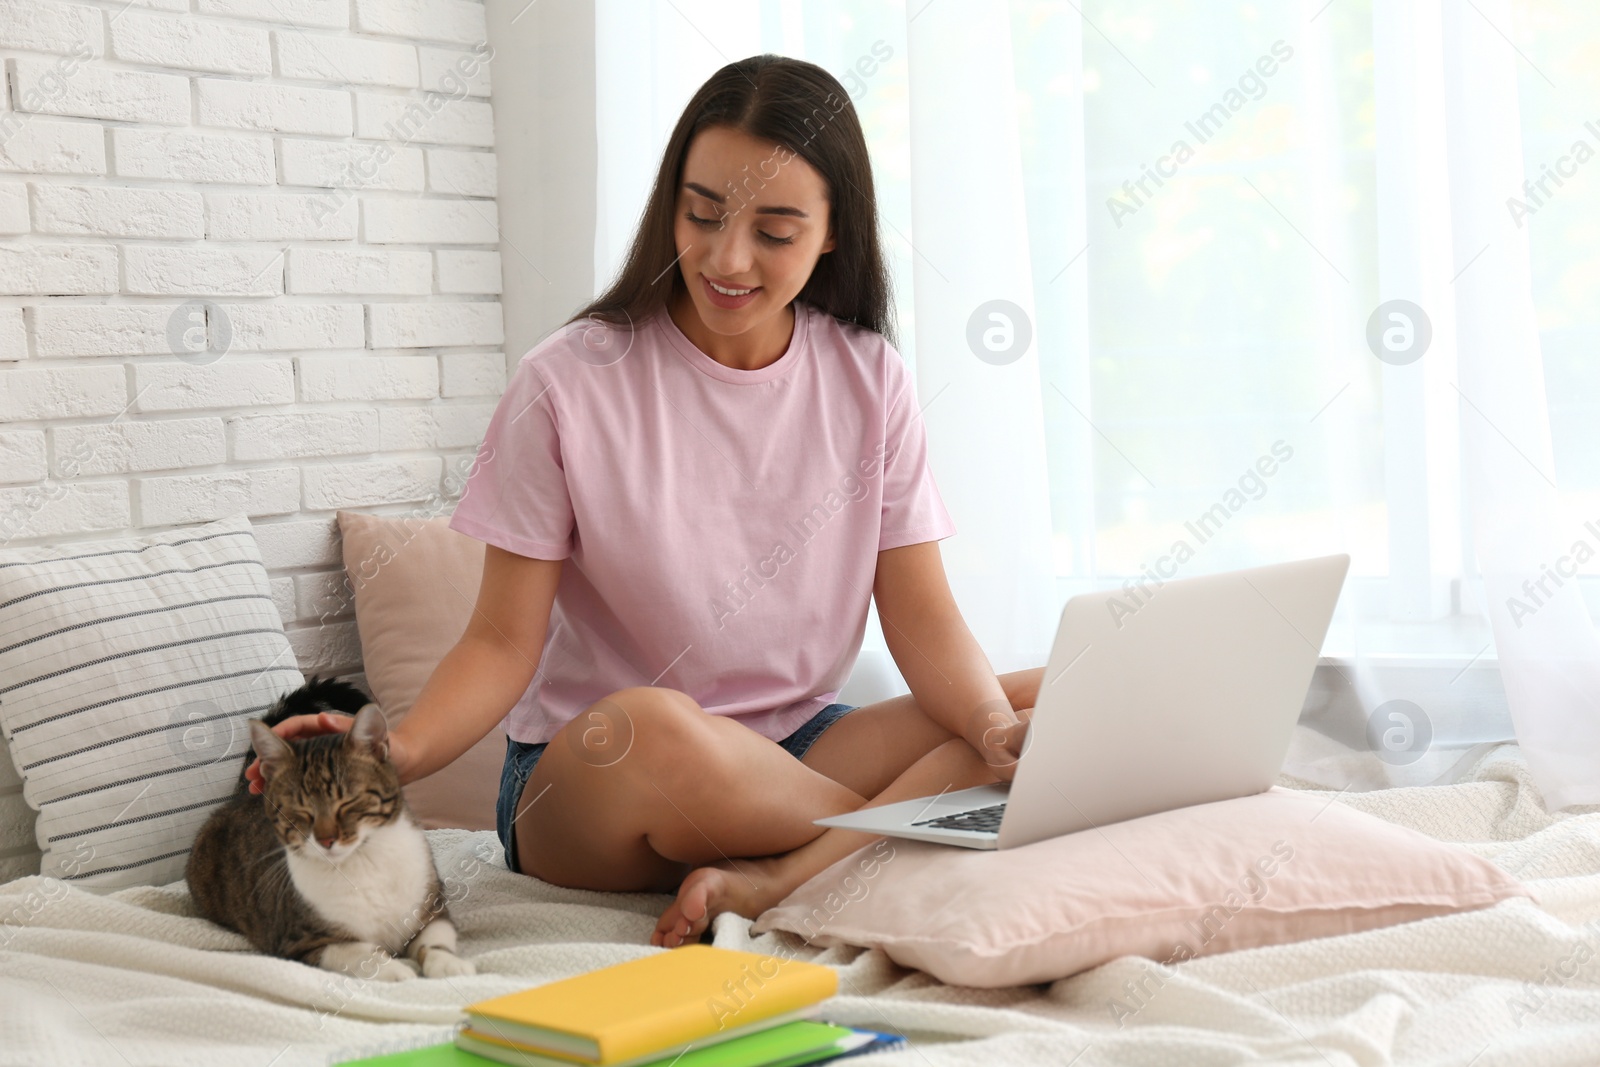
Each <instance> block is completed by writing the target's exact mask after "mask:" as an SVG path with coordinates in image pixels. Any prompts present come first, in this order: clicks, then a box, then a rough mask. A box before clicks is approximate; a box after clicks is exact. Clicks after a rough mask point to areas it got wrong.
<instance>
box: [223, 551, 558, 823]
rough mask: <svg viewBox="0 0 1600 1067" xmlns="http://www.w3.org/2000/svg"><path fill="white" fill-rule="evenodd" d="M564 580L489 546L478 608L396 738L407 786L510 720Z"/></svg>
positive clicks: (257, 777) (334, 723)
mask: <svg viewBox="0 0 1600 1067" xmlns="http://www.w3.org/2000/svg"><path fill="white" fill-rule="evenodd" d="M560 578H561V561H560V560H558V559H534V558H532V557H531V556H519V555H517V554H516V553H514V552H507V551H506V550H505V549H503V548H497V547H496V546H494V545H488V546H487V547H486V551H485V552H484V558H483V580H482V582H481V583H480V585H479V588H478V601H477V605H476V606H475V607H474V608H473V609H472V618H471V619H470V620H469V621H468V623H467V628H466V631H465V632H464V633H462V635H461V637H460V639H459V640H458V641H456V644H455V647H454V648H452V649H451V650H450V651H449V652H448V653H446V654H445V657H444V658H443V659H442V660H440V661H439V665H438V666H437V667H435V668H434V669H433V674H431V675H430V676H429V677H428V682H427V684H426V685H424V686H423V687H422V692H421V693H419V694H418V695H417V702H416V703H415V704H413V705H412V707H411V710H410V711H409V712H407V713H406V716H405V718H403V719H401V720H400V723H399V725H397V726H395V727H394V729H392V730H391V731H390V732H389V759H390V760H391V761H392V762H393V763H394V765H395V768H396V769H397V770H398V771H399V772H400V781H401V784H404V783H406V782H414V781H416V780H417V779H418V778H426V777H427V776H428V775H430V774H432V773H433V772H434V771H437V770H439V769H440V768H442V767H445V766H447V765H448V764H449V763H451V762H452V761H453V760H454V759H455V758H456V757H457V756H459V755H461V754H462V753H463V752H465V751H466V750H467V749H469V748H471V747H472V746H473V745H475V744H477V743H478V741H480V740H482V738H483V737H484V736H485V735H487V734H488V732H489V731H490V730H492V729H494V724H495V723H497V722H499V721H500V720H501V719H503V718H505V715H506V712H508V711H510V710H511V706H512V705H513V704H515V703H516V702H517V699H518V698H519V697H521V696H522V694H523V693H525V692H526V691H527V689H528V683H529V682H531V681H532V680H533V675H534V672H535V671H536V670H538V667H539V656H540V654H541V653H542V652H543V650H544V635H545V631H546V630H547V629H548V628H549V625H550V605H551V604H552V603H554V602H555V596H556V585H557V583H558V582H559V581H560ZM354 721H355V720H354V719H352V718H351V717H350V716H348V715H339V714H335V713H332V712H321V713H318V714H314V715H294V716H291V717H289V718H287V719H285V720H283V721H282V722H280V723H279V724H278V725H277V726H274V727H273V728H272V730H273V733H276V734H277V735H278V736H279V737H283V738H294V737H314V736H316V735H317V734H324V733H335V732H337V733H343V732H344V731H346V730H348V729H350V724H351V723H352V722H354ZM245 777H246V778H248V779H249V780H250V792H252V793H259V792H261V788H262V780H261V761H260V760H259V759H253V760H251V761H250V766H249V767H247V768H246V769H245Z"/></svg>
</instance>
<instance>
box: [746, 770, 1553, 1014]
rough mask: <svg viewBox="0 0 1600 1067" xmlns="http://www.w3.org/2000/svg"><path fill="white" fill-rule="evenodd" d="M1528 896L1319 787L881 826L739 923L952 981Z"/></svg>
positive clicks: (1021, 976) (976, 981)
mask: <svg viewBox="0 0 1600 1067" xmlns="http://www.w3.org/2000/svg"><path fill="white" fill-rule="evenodd" d="M1514 896H1525V897H1530V898H1533V899H1535V901H1536V902H1537V898H1535V897H1534V894H1533V893H1532V892H1531V891H1530V890H1528V889H1527V888H1525V887H1524V886H1523V885H1522V884H1521V883H1519V882H1518V881H1517V880H1516V879H1514V878H1512V877H1511V876H1510V875H1508V874H1506V873H1505V872H1503V871H1501V870H1500V868H1498V867H1496V866H1495V865H1494V864H1492V863H1490V862H1489V861H1487V860H1483V859H1479V858H1478V857H1477V856H1474V855H1473V854H1472V853H1470V852H1468V851H1467V850H1465V849H1463V848H1461V847H1459V846H1457V845H1452V844H1448V843H1446V842H1443V841H1438V840H1435V839H1434V838H1431V837H1427V836H1425V835H1423V834H1419V833H1417V832H1416V831H1414V830H1408V829H1406V828H1405V827H1402V826H1396V825H1394V824H1393V823H1388V822H1384V821H1383V820H1382V819H1378V818H1375V817H1374V816H1371V815H1366V814H1364V813H1362V812H1359V811H1356V810H1355V809H1354V808H1350V807H1347V806H1345V805H1343V804H1340V803H1337V802H1336V801H1332V800H1331V799H1330V798H1328V797H1325V796H1319V795H1318V794H1316V793H1309V792H1298V791H1295V790H1289V789H1284V788H1282V787H1279V786H1274V787H1272V788H1271V789H1269V790H1267V791H1266V792H1264V793H1257V794H1255V795H1254V796H1248V797H1239V798H1237V799H1234V800H1219V801H1215V802H1213V803H1209V804H1197V805H1194V806H1192V807H1187V808H1179V809H1177V810H1176V811H1168V812H1161V813H1159V814H1156V815H1146V816H1143V817H1141V818H1137V819H1129V820H1127V821H1126V822H1120V823H1113V824H1109V825H1106V826H1103V827H1101V828H1099V829H1093V830H1084V831H1081V832H1079V833H1073V834H1066V835H1064V836H1061V837H1056V838H1051V839H1050V840H1047V841H1039V842H1035V843H1034V844H1032V845H1026V846H1024V847H1022V848H1014V849H1005V850H1002V851H994V852H978V851H973V850H969V849H964V848H953V847H949V846H944V845H934V844H928V843H926V842H921V841H906V840H894V839H890V838H880V839H879V840H878V841H877V842H876V843H874V844H871V845H867V846H865V847H864V848H862V849H859V850H857V851H856V852H854V853H852V854H851V855H849V856H847V857H845V858H844V859H842V860H840V861H838V862H837V863H835V864H833V865H832V866H830V867H828V868H827V869H825V870H823V871H820V872H818V873H817V874H816V875H814V876H813V877H812V878H811V879H810V880H809V881H807V882H806V883H805V884H804V885H801V886H800V887H799V888H797V889H796V890H795V891H794V892H793V893H791V894H789V896H788V897H786V898H785V899H784V900H783V901H781V902H780V903H779V904H778V905H777V906H776V907H773V908H770V909H768V910H767V911H765V912H763V913H762V914H761V915H759V916H758V917H757V918H756V921H755V923H754V925H753V926H752V927H751V932H752V933H756V934H760V933H765V932H766V931H768V930H787V931H789V932H791V933H795V934H799V935H800V936H801V937H803V938H804V939H805V940H806V941H808V942H810V943H813V944H817V945H822V946H831V945H836V944H840V943H844V944H850V945H860V946H863V947H867V948H881V949H883V950H884V952H885V953H887V954H888V956H889V958H890V959H892V960H894V961H895V962H896V963H898V964H900V965H901V966H904V967H915V968H918V969H920V970H924V971H927V972H928V973H929V974H932V975H933V976H934V977H936V978H939V979H940V980H941V981H944V982H946V983H949V984H951V985H965V986H1013V985H1023V984H1027V983H1031V982H1050V981H1054V980H1056V979H1058V978H1065V977H1067V976H1068V975H1072V974H1076V973H1078V972H1079V971H1082V970H1086V969H1088V968H1090V967H1097V966H1099V965H1100V964H1102V963H1105V962H1107V961H1108V960H1113V959H1116V958H1117V957H1119V956H1144V957H1147V958H1149V959H1154V960H1158V961H1161V962H1163V963H1168V964H1173V963H1177V962H1179V961H1181V960H1184V959H1189V958H1192V957H1195V956H1205V955H1210V954H1212V953H1216V952H1228V951H1231V950H1233V949H1240V948H1252V947H1255V946H1257V945H1272V944H1280V943H1284V942H1289V941H1303V940H1308V939H1310V938H1314V937H1330V936H1333V935H1335V934H1347V933H1352V932H1354V931H1357V930H1370V929H1373V928H1375V927H1379V926H1390V925H1393V924H1395V923H1403V922H1410V921H1412V920H1414V919H1423V918H1427V917H1428V916H1432V915H1443V914H1446V913H1448V912H1453V911H1465V910H1468V909H1471V908H1482V907H1487V906H1488V905H1491V904H1495V903H1497V902H1499V901H1501V900H1505V899H1506V898H1508V897H1514Z"/></svg>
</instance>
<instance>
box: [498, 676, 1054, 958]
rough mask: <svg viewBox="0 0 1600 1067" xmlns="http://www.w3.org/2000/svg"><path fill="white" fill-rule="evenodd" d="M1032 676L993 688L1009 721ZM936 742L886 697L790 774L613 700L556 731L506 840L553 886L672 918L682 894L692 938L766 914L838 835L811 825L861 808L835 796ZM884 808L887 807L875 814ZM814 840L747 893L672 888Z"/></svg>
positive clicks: (1027, 696)
mask: <svg viewBox="0 0 1600 1067" xmlns="http://www.w3.org/2000/svg"><path fill="white" fill-rule="evenodd" d="M1040 673H1041V670H1033V671H1019V672H1015V673H1013V674H1007V675H1001V676H1000V681H1001V684H1002V686H1003V688H1004V689H1005V692H1006V694H1007V696H1008V697H1009V698H1010V699H1011V702H1012V704H1013V706H1014V707H1018V708H1023V707H1030V706H1031V705H1032V703H1033V699H1034V695H1035V694H1036V693H1037V690H1038V676H1039V674H1040ZM950 740H951V735H950V734H949V733H948V731H945V730H944V729H943V728H942V727H940V726H938V725H937V724H935V723H933V722H932V721H931V720H928V719H927V718H926V716H924V715H923V714H922V712H921V711H920V709H918V708H917V707H916V705H915V702H914V701H912V699H911V698H910V697H909V696H904V697H897V698H894V699H893V700H887V701H882V702H879V703H877V704H871V705H867V706H866V707H862V708H859V709H857V710H855V711H853V712H851V713H850V714H849V715H847V716H845V717H844V718H843V719H842V720H840V721H839V722H838V723H836V724H834V726H832V727H831V728H830V729H829V730H828V731H827V732H826V733H824V734H823V736H822V737H821V738H819V739H818V740H817V742H816V743H815V744H814V745H813V746H812V747H811V749H810V751H808V752H807V753H806V758H805V761H804V762H803V763H802V762H799V761H796V760H795V759H794V758H793V757H792V756H790V755H789V754H788V753H787V752H785V751H783V750H782V749H781V748H779V747H778V746H777V745H776V744H774V743H773V742H772V741H770V740H768V739H767V738H764V737H761V736H760V735H758V734H755V733H754V732H752V731H750V730H748V729H747V728H745V727H744V726H742V725H740V724H738V723H736V722H733V721H732V720H728V719H723V718H720V717H718V716H713V715H707V714H706V713H705V712H704V710H703V709H701V708H700V707H699V706H698V705H696V704H695V703H694V701H693V700H691V699H689V698H688V697H687V696H685V695H684V694H682V693H679V692H677V691H675V690H671V689H660V688H653V687H639V688H636V689H629V690H622V691H620V692H618V693H613V694H611V695H610V696H609V697H607V698H606V699H605V700H603V701H600V702H599V703H597V704H596V705H595V706H594V707H593V708H590V709H588V711H586V712H585V713H584V714H583V715H580V716H579V717H578V718H577V719H575V720H574V721H573V722H571V723H568V724H567V725H566V726H564V727H563V728H562V730H561V731H559V732H558V733H557V734H556V736H555V737H554V738H553V739H552V741H551V744H550V746H549V748H547V749H546V750H545V754H544V755H543V756H542V757H541V758H540V760H539V763H538V765H537V767H535V769H534V772H533V774H532V776H530V778H529V780H528V783H527V785H526V787H525V789H524V791H523V795H522V798H521V802H520V805H519V807H518V814H517V818H516V820H515V822H514V826H513V831H512V832H513V833H515V834H516V835H517V853H518V858H519V861H520V866H521V867H522V869H523V870H524V871H525V872H527V873H529V874H532V875H535V876H537V877H539V878H541V879H543V880H545V881H548V882H551V883H553V884H557V885H568V886H575V887H584V888H592V889H607V890H622V891H630V890H631V891H638V890H654V891H658V892H672V891H674V890H679V904H682V903H684V893H683V891H684V890H685V889H691V888H693V889H694V892H693V893H692V894H691V896H692V897H693V898H694V899H693V900H692V901H690V902H689V903H690V908H689V910H690V911H691V912H692V913H693V914H695V915H697V916H699V919H698V920H687V921H688V923H689V925H690V927H691V928H695V929H703V928H704V925H705V922H707V921H709V919H710V917H711V915H714V914H716V913H717V912H719V911H723V910H730V909H731V910H736V911H738V912H739V913H740V914H747V915H751V916H753V915H755V914H758V913H759V910H764V908H765V907H766V906H768V905H767V904H766V903H765V901H766V900H767V898H768V897H769V896H770V895H771V892H772V887H773V886H775V885H778V884H780V883H783V884H787V883H792V884H793V885H798V884H799V882H800V881H804V879H805V878H806V877H809V876H810V874H812V873H815V871H816V870H820V869H821V868H822V867H824V866H826V865H827V863H830V862H832V858H837V857H836V856H832V851H830V847H831V849H832V850H837V849H838V848H839V847H841V845H842V843H843V841H844V840H845V839H844V838H843V837H841V836H840V835H843V834H845V833H846V831H828V832H827V833H826V834H824V833H823V830H822V828H821V827H818V826H816V825H814V824H813V823H812V820H813V819H817V818H822V817H823V816H826V815H835V814H840V813H843V812H846V811H854V810H856V809H857V808H860V807H862V806H863V805H864V804H866V802H867V800H866V795H864V794H862V793H858V792H856V791H855V790H854V789H853V788H851V786H850V785H849V784H846V783H852V782H853V783H855V784H858V785H861V786H862V787H863V788H867V789H870V790H872V791H873V792H874V793H881V792H882V791H883V785H884V783H897V784H898V780H899V779H900V778H901V777H902V776H903V775H904V774H905V772H906V771H907V770H908V769H909V768H910V767H911V766H913V765H914V764H918V763H919V762H920V761H921V760H922V758H923V757H924V756H926V755H927V754H928V753H929V752H930V751H933V750H936V749H938V748H940V747H941V746H943V745H945V744H946V743H947V742H948V741H950ZM961 748H964V749H966V751H967V752H971V749H970V747H968V746H966V744H965V742H961V743H960V745H959V746H953V747H952V751H955V750H958V749H961ZM973 756H974V757H976V754H975V753H973ZM942 758H943V759H948V758H949V757H948V756H946V757H942ZM950 769H951V768H944V769H943V771H941V768H940V765H938V764H934V765H930V766H929V767H923V768H921V772H920V773H921V774H925V775H926V774H931V775H932V777H931V778H929V779H928V780H929V781H934V782H937V783H938V784H935V785H933V786H932V787H931V788H927V789H925V790H923V791H924V792H928V793H935V792H938V791H939V789H941V788H943V787H944V784H945V783H944V781H943V780H941V779H940V774H941V773H944V775H945V778H949V773H948V772H949V770H950ZM954 769H955V770H957V771H959V770H960V768H959V767H957V768H954ZM920 780H921V779H912V780H911V781H920ZM984 780H985V781H988V780H992V776H991V777H989V778H985V779H984ZM906 787H907V788H918V789H920V788H922V787H921V786H920V785H918V786H915V787H912V786H910V785H909V784H908V785H907V786H906ZM906 795H907V796H916V795H921V794H920V793H917V792H912V793H908V794H906ZM889 799H901V797H899V795H898V794H896V795H895V796H893V797H886V798H884V799H883V800H882V801H880V802H884V803H886V802H888V800H889ZM830 835H831V836H830ZM856 836H858V837H860V836H861V835H856ZM823 838H828V839H829V841H830V842H831V846H822V847H819V848H818V849H812V850H809V851H807V852H805V853H801V854H798V855H790V856H788V857H786V861H785V863H784V864H783V865H782V866H781V867H780V868H778V869H777V870H776V871H775V872H766V874H765V876H764V877H763V878H761V879H759V880H758V879H755V878H753V877H752V878H744V877H742V876H741V879H740V884H741V886H742V887H743V889H744V890H745V891H746V892H744V893H732V892H718V893H714V894H713V893H708V892H707V893H704V894H703V892H702V890H701V889H700V888H697V887H691V886H689V885H688V884H687V883H686V882H685V876H686V875H687V874H688V873H689V872H691V871H693V870H694V869H696V868H704V869H706V870H716V869H719V868H721V869H725V870H727V871H730V872H731V871H733V870H735V869H736V868H735V866H734V861H735V860H738V859H739V857H746V856H761V857H766V856H772V855H774V854H777V853H795V852H796V850H798V849H799V848H800V846H802V845H805V844H807V843H808V842H813V841H817V840H821V839H823ZM866 840H870V838H866ZM852 847H858V846H852ZM848 851H850V849H845V850H844V852H842V853H839V854H840V855H843V854H847V853H848ZM830 856H831V857H832V858H825V857H830ZM739 862H740V863H744V862H745V861H743V860H739ZM709 864H717V865H718V867H717V868H711V867H707V865H709ZM808 865H809V866H810V870H809V871H807V870H806V867H807V866H808ZM750 871H751V873H752V874H754V873H756V868H755V867H751V868H750ZM703 880H704V877H703V876H702V878H700V879H697V881H703ZM762 883H765V884H766V888H765V889H763V888H762ZM708 888H709V887H708ZM702 895H704V897H705V908H706V910H705V911H702V910H701V908H700V906H699V905H700V901H701V898H702ZM780 897H781V894H780ZM736 898H737V899H736ZM773 899H774V900H775V899H778V898H773ZM677 906H678V905H674V908H677ZM758 906H759V907H758ZM752 908H756V909H757V910H750V909H752ZM671 910H673V909H669V911H671ZM670 928H671V927H670V924H669V925H668V926H667V927H664V929H670ZM659 937H660V935H659V934H658V935H657V938H658V939H657V943H660V941H659Z"/></svg>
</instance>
